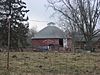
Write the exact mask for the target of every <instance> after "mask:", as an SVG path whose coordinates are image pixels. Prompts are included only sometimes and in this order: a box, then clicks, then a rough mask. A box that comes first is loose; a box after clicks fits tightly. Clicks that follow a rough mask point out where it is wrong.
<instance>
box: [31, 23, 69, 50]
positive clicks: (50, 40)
mask: <svg viewBox="0 0 100 75" xmlns="http://www.w3.org/2000/svg"><path fill="white" fill-rule="evenodd" d="M32 45H33V47H34V48H38V49H41V50H49V49H51V48H58V47H66V45H67V40H66V36H65V33H64V32H63V31H62V30H61V29H59V28H58V27H56V26H55V25H54V23H53V22H50V23H48V26H47V27H45V28H44V29H42V30H40V31H39V32H38V33H37V34H35V36H34V37H32Z"/></svg>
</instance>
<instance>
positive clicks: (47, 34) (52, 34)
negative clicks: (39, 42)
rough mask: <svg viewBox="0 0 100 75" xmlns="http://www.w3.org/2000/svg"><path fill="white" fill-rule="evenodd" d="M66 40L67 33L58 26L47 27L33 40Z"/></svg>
mask: <svg viewBox="0 0 100 75" xmlns="http://www.w3.org/2000/svg"><path fill="white" fill-rule="evenodd" d="M44 38H59V39H60V38H66V36H65V33H64V32H63V31H62V30H61V29H59V28H58V27H56V26H47V27H45V28H44V29H42V30H40V31H39V32H38V33H37V34H35V36H34V37H32V39H44Z"/></svg>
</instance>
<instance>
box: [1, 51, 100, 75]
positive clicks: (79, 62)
mask: <svg viewBox="0 0 100 75" xmlns="http://www.w3.org/2000/svg"><path fill="white" fill-rule="evenodd" d="M6 58H7V57H6V54H4V53H0V75H8V72H7V70H6ZM80 74H81V75H100V54H99V53H77V54H75V53H57V52H56V53H48V52H11V53H10V74H9V75H80Z"/></svg>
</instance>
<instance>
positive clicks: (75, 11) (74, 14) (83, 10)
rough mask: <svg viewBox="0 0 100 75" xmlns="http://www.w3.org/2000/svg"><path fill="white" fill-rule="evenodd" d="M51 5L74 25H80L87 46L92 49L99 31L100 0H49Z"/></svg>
mask: <svg viewBox="0 0 100 75" xmlns="http://www.w3.org/2000/svg"><path fill="white" fill-rule="evenodd" d="M47 1H48V3H49V6H50V7H52V8H53V9H54V10H55V11H58V12H59V13H61V14H62V15H63V16H64V17H65V18H66V21H69V23H71V24H70V25H71V26H72V27H78V28H79V30H80V32H81V33H82V34H83V35H84V38H85V41H86V46H87V47H88V49H89V50H91V49H92V41H93V39H94V38H95V37H96V35H97V34H98V33H99V31H97V30H96V27H97V23H98V21H100V0H47Z"/></svg>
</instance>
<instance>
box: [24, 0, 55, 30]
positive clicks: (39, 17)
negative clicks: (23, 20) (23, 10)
mask: <svg viewBox="0 0 100 75" xmlns="http://www.w3.org/2000/svg"><path fill="white" fill-rule="evenodd" d="M23 1H24V2H26V4H27V8H28V9H29V10H30V11H29V12H28V16H29V23H30V28H32V27H35V28H37V30H38V31H39V30H41V29H42V28H44V27H45V26H46V25H47V23H48V22H51V21H53V22H54V18H50V16H51V15H52V13H53V10H52V9H47V1H46V0H23ZM34 20H36V21H34ZM38 21H47V22H38Z"/></svg>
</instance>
